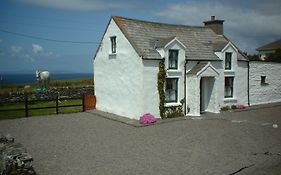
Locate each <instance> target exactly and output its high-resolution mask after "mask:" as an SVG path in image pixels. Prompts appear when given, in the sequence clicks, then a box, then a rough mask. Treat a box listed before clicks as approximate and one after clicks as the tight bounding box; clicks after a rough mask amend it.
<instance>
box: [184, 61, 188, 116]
mask: <svg viewBox="0 0 281 175" xmlns="http://www.w3.org/2000/svg"><path fill="white" fill-rule="evenodd" d="M187 63H188V60H187V59H185V63H184V85H183V86H184V87H183V88H184V116H186V65H187Z"/></svg>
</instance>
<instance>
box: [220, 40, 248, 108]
mask: <svg viewBox="0 0 281 175" xmlns="http://www.w3.org/2000/svg"><path fill="white" fill-rule="evenodd" d="M226 52H231V53H232V62H231V67H232V70H225V69H224V65H225V53H226ZM216 55H218V56H219V58H220V59H221V60H223V61H222V62H221V65H220V66H219V65H218V66H217V67H218V69H219V72H220V76H219V78H218V79H217V80H218V81H219V82H218V99H219V100H220V102H219V108H221V107H223V106H226V105H232V104H243V105H245V106H247V105H248V63H247V62H246V61H238V59H237V49H235V48H234V46H233V45H232V44H229V45H227V46H226V48H224V49H223V51H222V52H221V53H216ZM219 67H220V68H219ZM228 76H230V77H234V82H233V86H234V87H233V98H224V78H225V77H228Z"/></svg>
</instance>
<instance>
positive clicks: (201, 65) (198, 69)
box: [187, 63, 208, 75]
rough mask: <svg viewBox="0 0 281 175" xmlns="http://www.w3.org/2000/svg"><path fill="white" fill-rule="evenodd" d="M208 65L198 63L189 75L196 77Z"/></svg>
mask: <svg viewBox="0 0 281 175" xmlns="http://www.w3.org/2000/svg"><path fill="white" fill-rule="evenodd" d="M207 64H208V63H198V64H196V65H195V66H194V67H193V68H192V69H191V70H190V71H189V72H188V73H187V74H189V75H196V74H197V73H198V72H200V71H201V70H202V69H203V68H204V67H205V66H206V65H207Z"/></svg>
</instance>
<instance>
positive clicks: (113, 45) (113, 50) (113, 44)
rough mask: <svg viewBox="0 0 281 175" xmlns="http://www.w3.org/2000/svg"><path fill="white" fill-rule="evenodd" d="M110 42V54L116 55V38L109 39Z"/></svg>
mask: <svg viewBox="0 0 281 175" xmlns="http://www.w3.org/2000/svg"><path fill="white" fill-rule="evenodd" d="M110 41H111V53H116V36H112V37H110Z"/></svg>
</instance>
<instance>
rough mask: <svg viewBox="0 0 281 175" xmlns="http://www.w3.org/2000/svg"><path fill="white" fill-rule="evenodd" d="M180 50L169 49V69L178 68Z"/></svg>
mask: <svg viewBox="0 0 281 175" xmlns="http://www.w3.org/2000/svg"><path fill="white" fill-rule="evenodd" d="M178 55H179V51H178V50H172V49H171V50H169V69H178Z"/></svg>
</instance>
